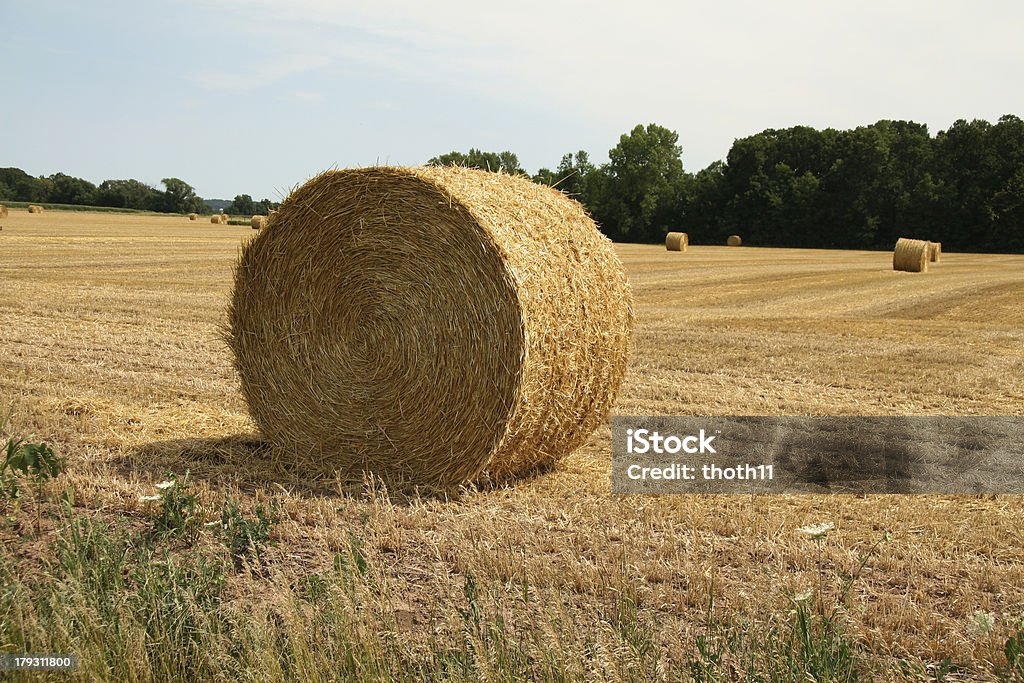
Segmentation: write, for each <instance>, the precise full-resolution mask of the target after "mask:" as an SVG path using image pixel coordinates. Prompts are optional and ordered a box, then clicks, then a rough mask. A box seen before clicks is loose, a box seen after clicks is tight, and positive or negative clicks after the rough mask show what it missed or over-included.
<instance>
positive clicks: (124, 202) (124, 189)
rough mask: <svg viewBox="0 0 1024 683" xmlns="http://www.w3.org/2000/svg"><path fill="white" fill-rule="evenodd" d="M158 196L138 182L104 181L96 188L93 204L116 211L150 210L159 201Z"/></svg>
mask: <svg viewBox="0 0 1024 683" xmlns="http://www.w3.org/2000/svg"><path fill="white" fill-rule="evenodd" d="M160 195H161V193H160V192H158V191H157V190H155V189H153V188H152V187H150V186H149V185H147V184H145V183H143V182H140V181H138V180H104V181H103V182H102V183H100V184H99V187H97V188H96V194H95V199H94V202H95V203H96V204H97V205H98V206H111V207H114V208H118V209H152V208H154V206H155V205H157V204H158V203H159V202H160V201H161V197H160Z"/></svg>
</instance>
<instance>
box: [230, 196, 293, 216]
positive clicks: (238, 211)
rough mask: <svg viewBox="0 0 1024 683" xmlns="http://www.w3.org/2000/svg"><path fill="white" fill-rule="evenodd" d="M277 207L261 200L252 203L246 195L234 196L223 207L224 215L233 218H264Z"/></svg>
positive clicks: (268, 201) (272, 203) (267, 200)
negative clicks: (258, 216)
mask: <svg viewBox="0 0 1024 683" xmlns="http://www.w3.org/2000/svg"><path fill="white" fill-rule="evenodd" d="M279 206H280V204H278V203H276V202H272V201H270V200H269V199H261V200H259V201H258V202H254V201H253V199H252V197H251V196H249V195H247V194H240V195H235V198H234V200H232V202H231V203H230V204H228V205H227V206H226V207H224V213H227V214H231V215H233V216H234V215H238V216H252V215H260V216H266V215H267V214H269V213H270V212H271V211H272V210H274V209H276V208H277V207H279Z"/></svg>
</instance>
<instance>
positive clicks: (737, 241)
mask: <svg viewBox="0 0 1024 683" xmlns="http://www.w3.org/2000/svg"><path fill="white" fill-rule="evenodd" d="M725 244H726V246H730V247H738V246H741V245H742V244H743V238H742V237H740V236H739V235H729V238H728V239H727V240H725Z"/></svg>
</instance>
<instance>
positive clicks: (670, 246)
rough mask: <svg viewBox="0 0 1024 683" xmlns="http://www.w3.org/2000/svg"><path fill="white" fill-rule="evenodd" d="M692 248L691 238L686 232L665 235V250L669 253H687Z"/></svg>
mask: <svg viewBox="0 0 1024 683" xmlns="http://www.w3.org/2000/svg"><path fill="white" fill-rule="evenodd" d="M689 246H690V236H689V235H687V234H686V233H685V232H670V233H669V234H667V235H665V249H667V250H668V251H686V250H687V248H688V247H689Z"/></svg>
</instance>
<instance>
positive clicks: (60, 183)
mask: <svg viewBox="0 0 1024 683" xmlns="http://www.w3.org/2000/svg"><path fill="white" fill-rule="evenodd" d="M160 184H161V185H163V189H162V190H160V189H157V188H155V187H152V186H151V185H147V184H146V183H144V182H142V181H140V180H134V179H129V180H104V181H103V182H102V183H100V184H99V185H94V184H93V183H91V182H89V181H88V180H85V179H84V178H76V177H74V176H70V175H67V174H65V173H54V174H53V175H50V176H39V177H38V178H37V177H34V176H31V175H29V174H28V173H26V172H25V171H23V170H21V169H20V168H0V201H3V200H8V201H16V202H33V203H36V204H47V203H49V204H70V205H76V206H104V207H111V208H115V209H138V210H142V211H157V212H161V213H211V212H212V209H211V207H210V206H209V205H208V204H207V203H206V201H205V200H203V198H202V197H199V196H197V195H196V191H195V188H193V187H192V186H191V185H189V184H188V183H186V182H185V181H184V180H181V179H180V178H164V179H163V180H161V181H160ZM211 201H214V202H215V203H217V204H221V202H219V201H217V200H211ZM277 207H278V204H277V203H275V202H271V201H270V200H269V199H262V200H260V201H254V200H253V198H252V197H251V196H249V195H247V194H241V195H237V196H235V198H234V200H233V201H232V202H230V203H228V204H227V205H226V206H224V207H222V208H223V210H224V212H225V213H229V214H238V215H243V216H244V215H249V214H263V215H266V214H267V213H268V212H269V211H270V210H271V209H276V208H277Z"/></svg>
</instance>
